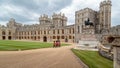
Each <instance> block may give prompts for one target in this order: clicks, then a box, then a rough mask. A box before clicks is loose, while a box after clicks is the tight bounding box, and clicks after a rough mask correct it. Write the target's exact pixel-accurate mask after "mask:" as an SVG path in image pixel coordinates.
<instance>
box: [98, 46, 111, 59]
mask: <svg viewBox="0 0 120 68" xmlns="http://www.w3.org/2000/svg"><path fill="white" fill-rule="evenodd" d="M98 52H99V54H100V55H101V56H103V57H105V58H108V59H110V60H113V53H112V52H111V50H110V49H108V48H106V47H104V46H103V45H100V46H99V51H98Z"/></svg>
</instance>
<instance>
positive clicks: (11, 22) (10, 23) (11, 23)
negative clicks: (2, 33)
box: [7, 18, 16, 28]
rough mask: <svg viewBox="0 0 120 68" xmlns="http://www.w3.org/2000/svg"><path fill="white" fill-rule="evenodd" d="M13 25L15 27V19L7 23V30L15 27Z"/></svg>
mask: <svg viewBox="0 0 120 68" xmlns="http://www.w3.org/2000/svg"><path fill="white" fill-rule="evenodd" d="M15 25H16V22H15V19H13V18H11V19H10V21H9V23H7V26H8V27H9V28H13V27H15Z"/></svg>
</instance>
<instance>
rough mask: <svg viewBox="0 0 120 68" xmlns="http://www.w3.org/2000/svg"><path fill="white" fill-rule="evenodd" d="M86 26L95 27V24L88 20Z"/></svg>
mask: <svg viewBox="0 0 120 68" xmlns="http://www.w3.org/2000/svg"><path fill="white" fill-rule="evenodd" d="M85 25H90V26H94V24H93V23H92V22H90V20H89V18H88V20H87V21H85Z"/></svg>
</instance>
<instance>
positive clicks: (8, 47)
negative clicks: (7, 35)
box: [0, 40, 69, 51]
mask: <svg viewBox="0 0 120 68" xmlns="http://www.w3.org/2000/svg"><path fill="white" fill-rule="evenodd" d="M67 45H69V44H61V46H67ZM49 47H53V43H45V42H24V41H10V40H0V51H16V50H29V49H38V48H49Z"/></svg>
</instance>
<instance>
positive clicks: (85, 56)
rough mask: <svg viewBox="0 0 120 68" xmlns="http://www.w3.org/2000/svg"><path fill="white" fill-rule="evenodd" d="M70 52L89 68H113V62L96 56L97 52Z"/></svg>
mask: <svg viewBox="0 0 120 68" xmlns="http://www.w3.org/2000/svg"><path fill="white" fill-rule="evenodd" d="M72 51H73V52H74V53H75V55H77V56H78V57H79V58H80V60H82V61H83V62H84V63H85V64H86V65H88V66H89V68H113V62H112V61H111V60H108V59H106V58H104V57H102V56H100V55H99V54H98V52H97V51H85V50H76V49H72Z"/></svg>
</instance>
